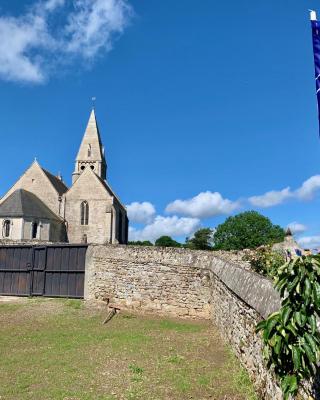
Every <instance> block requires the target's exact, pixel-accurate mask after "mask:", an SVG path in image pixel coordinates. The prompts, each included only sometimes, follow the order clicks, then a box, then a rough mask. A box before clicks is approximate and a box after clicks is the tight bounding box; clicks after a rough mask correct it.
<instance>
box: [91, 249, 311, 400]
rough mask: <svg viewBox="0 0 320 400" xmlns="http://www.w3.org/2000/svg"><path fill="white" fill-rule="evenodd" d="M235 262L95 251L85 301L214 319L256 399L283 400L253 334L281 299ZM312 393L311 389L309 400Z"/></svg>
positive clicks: (212, 256) (170, 253)
mask: <svg viewBox="0 0 320 400" xmlns="http://www.w3.org/2000/svg"><path fill="white" fill-rule="evenodd" d="M228 258H229V259H228ZM235 260H237V257H236V256H235V254H231V253H230V255H228V253H224V254H220V253H219V252H217V253H216V252H214V253H213V252H212V253H211V252H203V251H190V250H185V249H173V248H166V249H165V248H159V247H139V246H137V247H136V246H121V245H117V246H115V245H112V246H99V245H92V246H89V248H88V251H87V259H86V282H85V298H86V299H88V300H104V301H106V299H109V300H110V305H114V306H118V307H120V308H121V309H126V310H132V311H135V312H140V313H148V312H150V313H156V314H158V315H162V316H167V317H182V318H192V319H195V318H203V319H210V320H212V322H213V324H214V325H215V326H216V327H217V329H218V330H219V332H220V334H221V336H222V338H223V339H224V340H225V341H227V342H228V343H229V344H230V345H231V346H232V348H233V350H234V352H235V353H236V354H237V356H238V357H239V359H240V361H241V363H242V364H243V366H244V367H245V368H246V369H247V370H248V372H249V374H250V376H251V378H252V380H253V382H254V384H255V387H256V390H257V393H258V398H259V399H261V400H262V399H266V400H280V399H282V396H281V391H280V389H279V387H278V386H277V384H276V383H275V379H274V377H273V375H272V374H271V373H270V372H269V371H268V370H267V369H266V368H265V365H264V362H263V359H262V352H261V349H262V342H261V338H260V335H257V334H256V333H255V326H256V324H257V322H258V321H260V320H261V318H265V317H267V316H268V315H269V314H270V313H272V312H274V311H275V310H277V309H279V307H280V298H279V296H278V293H277V292H276V291H275V290H274V289H273V287H272V283H271V282H270V281H269V280H268V279H266V278H264V277H262V276H260V275H258V274H256V273H254V272H252V271H250V270H249V269H248V268H247V266H246V265H240V264H241V262H240V261H239V263H235ZM237 264H239V265H237ZM307 394H311V389H310V385H309V386H308V385H307V386H306V389H305V391H304V393H303V398H307V397H306V395H307Z"/></svg>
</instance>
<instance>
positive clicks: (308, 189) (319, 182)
mask: <svg viewBox="0 0 320 400" xmlns="http://www.w3.org/2000/svg"><path fill="white" fill-rule="evenodd" d="M319 189H320V175H314V176H312V177H311V178H309V179H307V180H306V181H304V182H303V184H302V185H301V187H300V188H299V189H297V190H296V192H295V195H296V197H298V198H299V199H302V200H312V199H313V198H314V196H315V194H316V192H317V191H318V190H319Z"/></svg>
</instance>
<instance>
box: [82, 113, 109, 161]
mask: <svg viewBox="0 0 320 400" xmlns="http://www.w3.org/2000/svg"><path fill="white" fill-rule="evenodd" d="M91 159H92V160H95V161H104V154H103V147H102V143H101V137H100V132H99V128H98V123H97V120H96V115H95V112H94V110H92V111H91V114H90V117H89V121H88V124H87V128H86V130H85V133H84V135H83V138H82V142H81V145H80V148H79V151H78V155H77V160H81V161H84V160H88V161H90V160H91Z"/></svg>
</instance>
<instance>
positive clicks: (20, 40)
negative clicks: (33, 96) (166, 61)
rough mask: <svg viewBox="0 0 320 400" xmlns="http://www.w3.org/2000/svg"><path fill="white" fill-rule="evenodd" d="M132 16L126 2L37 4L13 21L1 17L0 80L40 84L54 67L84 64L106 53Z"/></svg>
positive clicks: (60, 0)
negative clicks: (77, 60) (78, 60)
mask: <svg viewBox="0 0 320 400" xmlns="http://www.w3.org/2000/svg"><path fill="white" fill-rule="evenodd" d="M58 10H59V11H61V15H59V18H57V19H56V20H54V23H53V21H52V19H53V18H55V16H56V12H57V11H58ZM62 12H63V13H62ZM131 14H132V11H131V7H130V5H129V3H128V2H127V0H74V1H73V2H72V6H70V3H69V2H65V0H47V1H43V0H42V1H37V2H35V3H34V4H33V6H31V7H29V9H28V10H27V11H26V13H25V14H23V15H20V16H18V17H11V16H4V15H0V37H1V41H0V78H2V79H4V80H9V81H20V82H31V83H41V82H43V81H44V80H45V79H46V78H47V76H48V73H49V69H50V70H52V69H54V68H55V67H57V66H58V65H61V64H67V63H70V62H72V61H74V60H76V59H79V58H80V59H81V58H83V59H85V60H86V64H87V61H88V59H90V60H92V59H93V58H94V57H95V56H96V55H97V54H98V52H99V51H100V50H102V49H104V50H105V51H109V50H111V48H112V43H113V39H114V36H115V35H119V34H121V33H122V32H123V30H124V28H125V27H126V25H127V23H128V21H129V19H130V16H131Z"/></svg>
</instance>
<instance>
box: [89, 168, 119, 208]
mask: <svg viewBox="0 0 320 400" xmlns="http://www.w3.org/2000/svg"><path fill="white" fill-rule="evenodd" d="M94 174H95V175H96V177H97V178H98V179H99V181H100V182H101V183H102V185H103V186H104V188H105V189H106V190H107V192H108V193H109V194H110V195H111V196H113V197H114V198H115V199H116V201H117V202H118V203H119V205H120V206H121V207H122V208H124V209H125V206H124V205H123V204H122V203H121V201H120V199H119V197H118V196H117V195H116V194H115V192H114V191H113V190H112V189H111V187H110V186H109V184H108V183H107V181H105V180H104V179H102V178H100V176H98V175H97V174H96V173H95V172H94Z"/></svg>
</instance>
